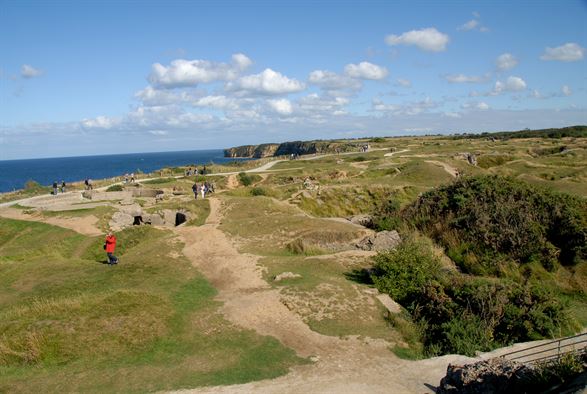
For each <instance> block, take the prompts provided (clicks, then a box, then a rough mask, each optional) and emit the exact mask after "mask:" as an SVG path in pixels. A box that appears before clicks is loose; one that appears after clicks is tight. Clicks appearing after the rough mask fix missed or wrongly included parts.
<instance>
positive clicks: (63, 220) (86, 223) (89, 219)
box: [0, 208, 103, 236]
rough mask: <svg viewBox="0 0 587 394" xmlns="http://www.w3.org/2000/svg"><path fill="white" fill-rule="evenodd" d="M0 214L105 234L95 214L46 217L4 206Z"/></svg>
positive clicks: (88, 232) (90, 234) (10, 217)
mask: <svg viewBox="0 0 587 394" xmlns="http://www.w3.org/2000/svg"><path fill="white" fill-rule="evenodd" d="M0 216H2V217H5V218H9V219H16V220H26V221H29V222H43V223H48V224H52V225H54V226H59V227H63V228H67V229H70V230H73V231H76V232H78V233H80V234H84V235H89V236H96V235H101V234H103V233H102V231H100V229H99V228H98V227H97V223H98V218H97V217H95V216H93V215H88V216H83V217H46V216H43V215H41V214H38V213H36V214H32V215H29V214H26V213H24V212H23V211H21V210H20V209H16V208H2V209H0Z"/></svg>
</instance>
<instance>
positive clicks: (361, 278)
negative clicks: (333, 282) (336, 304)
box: [344, 268, 373, 285]
mask: <svg viewBox="0 0 587 394" xmlns="http://www.w3.org/2000/svg"><path fill="white" fill-rule="evenodd" d="M344 277H345V278H347V279H348V280H352V281H353V282H357V283H361V284H363V285H372V284H373V280H371V271H370V270H369V269H368V268H360V269H359V268H355V269H354V270H352V271H350V272H345V273H344Z"/></svg>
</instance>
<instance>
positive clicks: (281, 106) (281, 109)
mask: <svg viewBox="0 0 587 394" xmlns="http://www.w3.org/2000/svg"><path fill="white" fill-rule="evenodd" d="M267 103H268V104H269V107H271V109H272V110H273V111H275V112H277V113H278V114H280V115H291V113H292V112H293V106H292V105H291V102H290V101H289V100H288V99H277V100H267Z"/></svg>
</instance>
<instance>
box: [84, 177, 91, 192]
mask: <svg viewBox="0 0 587 394" xmlns="http://www.w3.org/2000/svg"><path fill="white" fill-rule="evenodd" d="M84 185H86V190H89V188H90V183H89V182H88V178H86V179H85V180H84Z"/></svg>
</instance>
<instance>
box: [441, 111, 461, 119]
mask: <svg viewBox="0 0 587 394" xmlns="http://www.w3.org/2000/svg"><path fill="white" fill-rule="evenodd" d="M442 115H443V116H445V117H447V118H454V119H459V118H461V117H462V116H461V114H460V113H458V112H444V113H443V114H442Z"/></svg>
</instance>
